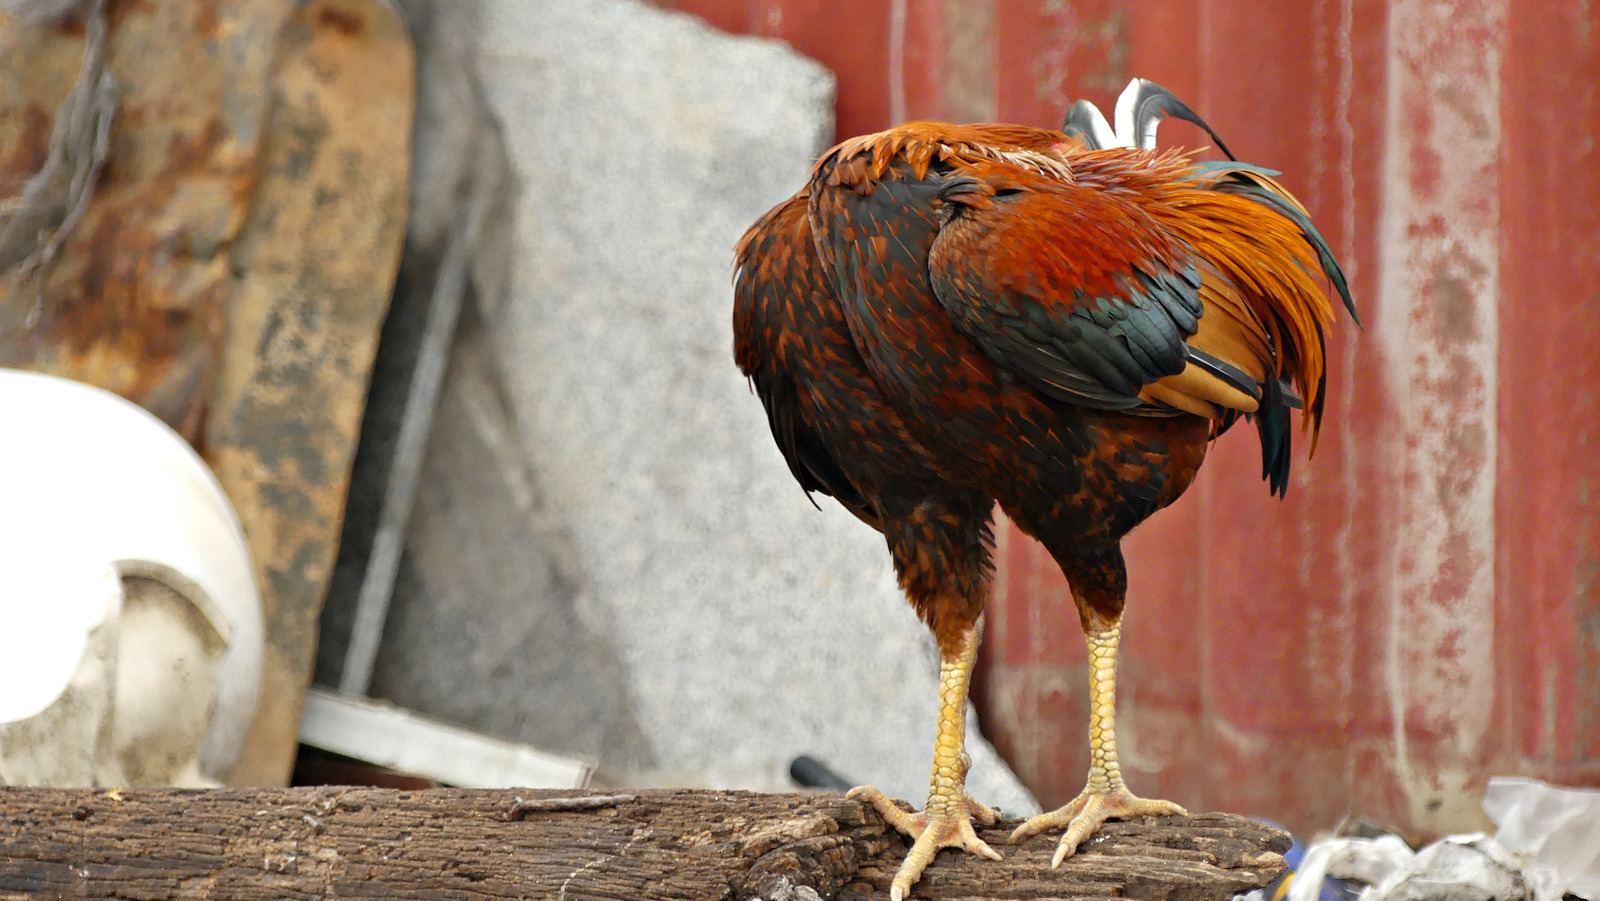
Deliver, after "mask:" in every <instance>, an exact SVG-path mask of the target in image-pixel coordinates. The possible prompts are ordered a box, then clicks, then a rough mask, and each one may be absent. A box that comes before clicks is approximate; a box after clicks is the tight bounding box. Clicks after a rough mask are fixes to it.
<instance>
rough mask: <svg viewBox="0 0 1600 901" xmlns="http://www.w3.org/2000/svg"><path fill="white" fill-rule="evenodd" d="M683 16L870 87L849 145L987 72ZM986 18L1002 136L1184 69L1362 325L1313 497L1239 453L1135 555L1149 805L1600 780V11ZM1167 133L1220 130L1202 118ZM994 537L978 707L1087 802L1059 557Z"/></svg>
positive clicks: (1297, 818) (844, 90)
mask: <svg viewBox="0 0 1600 901" xmlns="http://www.w3.org/2000/svg"><path fill="white" fill-rule="evenodd" d="M660 4H661V5H669V6H677V7H679V8H683V9H686V10H692V11H695V12H699V13H701V14H703V15H705V16H707V18H709V19H711V20H712V21H714V22H717V23H718V24H721V25H723V27H727V28H731V29H734V30H742V31H748V32H752V33H762V34H773V35H777V36H781V37H784V38H786V39H788V40H790V41H792V42H793V43H794V44H795V45H796V47H797V48H798V49H800V50H801V51H802V52H805V53H810V54H812V55H813V56H816V57H817V58H818V59H821V60H824V61H826V62H830V63H831V64H833V65H835V66H836V67H842V71H841V75H842V76H847V77H841V79H840V82H839V90H840V101H839V106H840V130H841V133H854V132H859V131H868V130H876V129H878V128H882V127H884V126H886V125H888V124H889V122H888V119H889V114H890V112H891V110H892V109H893V108H894V105H893V103H892V102H890V101H892V95H891V93H890V92H891V91H892V90H893V88H894V86H895V85H899V86H900V87H899V90H900V92H901V95H902V96H912V97H914V96H924V97H939V96H943V97H946V98H950V97H952V96H959V94H958V93H957V92H953V91H951V90H950V87H951V86H950V85H949V84H948V83H946V84H945V85H944V86H943V87H944V89H945V90H944V92H943V94H941V93H940V91H939V90H938V89H937V87H938V86H934V87H933V88H930V87H929V86H925V85H924V86H921V87H919V86H917V84H916V82H917V80H918V79H921V78H929V77H932V78H946V79H948V78H951V77H953V76H954V73H956V72H957V71H959V68H958V67H947V68H946V69H945V70H944V71H943V72H942V73H941V72H939V71H933V70H929V69H927V68H926V67H920V68H919V67H918V66H917V65H916V64H915V63H914V60H915V59H916V58H917V52H918V49H917V48H918V47H919V45H920V44H921V42H925V41H928V40H931V41H932V42H933V43H932V46H926V45H921V52H922V53H923V54H924V55H925V56H927V55H933V56H937V54H938V51H939V48H940V47H941V46H942V47H943V48H944V49H945V51H946V52H949V50H950V48H951V47H954V46H957V45H959V44H961V43H962V42H963V41H964V40H966V38H965V37H964V36H960V35H953V34H947V35H935V36H934V37H932V38H928V37H927V36H926V35H925V34H924V33H923V32H924V29H923V28H922V26H923V25H924V24H925V23H923V22H921V21H919V16H920V15H923V14H925V13H927V11H928V8H929V4H926V3H918V2H916V0H893V2H890V3H889V4H888V7H889V8H888V9H887V10H884V9H883V7H882V6H879V5H877V4H873V5H869V6H866V7H863V8H862V10H863V11H862V12H857V11H856V10H855V8H854V5H853V4H851V2H850V0H675V2H669V0H660ZM963 6H964V7H967V8H968V9H967V12H968V14H970V13H971V10H972V9H979V10H980V11H981V10H982V8H983V7H984V6H985V4H984V3H983V2H982V0H966V2H963V3H953V2H952V3H946V4H945V6H944V12H945V15H946V19H945V25H946V28H953V27H957V26H956V24H954V23H958V22H960V21H961V18H960V16H958V15H956V14H955V13H953V12H952V10H955V9H957V8H958V7H963ZM897 8H898V9H899V10H901V11H902V12H903V14H904V16H905V17H906V18H907V19H908V21H907V23H906V26H905V28H904V29H903V30H897V26H896V24H895V22H896V12H895V11H896V9H897ZM856 15H861V16H865V17H867V18H869V19H871V20H872V22H871V23H869V24H871V25H872V27H873V28H874V29H875V30H874V31H872V33H871V35H867V34H866V33H864V32H863V33H861V34H858V35H857V36H856V38H855V39H854V40H853V41H852V42H851V43H850V44H849V47H848V53H845V52H844V51H845V48H846V45H844V44H841V43H840V42H839V41H837V40H834V39H833V38H832V37H831V36H830V34H829V33H827V32H826V31H825V30H819V33H813V32H812V31H811V25H812V23H816V22H828V21H840V20H844V19H846V18H850V17H853V16H856ZM992 16H993V23H992V25H986V26H985V27H992V28H993V30H994V33H995V34H996V36H997V37H996V42H997V44H998V47H997V50H996V52H994V54H993V56H992V58H991V60H990V63H991V65H992V66H993V69H994V71H993V73H992V76H991V78H992V81H993V84H994V88H993V90H994V92H995V95H996V96H995V97H994V99H993V106H994V109H995V113H996V117H997V118H999V119H1001V120H1006V121H1021V122H1031V123H1035V124H1054V123H1055V122H1056V121H1058V119H1059V116H1060V115H1061V112H1062V108H1063V106H1064V105H1065V102H1067V101H1070V100H1071V99H1073V98H1076V97H1079V96H1083V97H1088V98H1089V99H1091V100H1094V101H1096V102H1097V103H1102V104H1104V103H1108V102H1109V101H1110V100H1111V99H1112V97H1114V95H1115V94H1116V92H1117V91H1118V90H1120V88H1121V86H1122V85H1123V84H1124V83H1125V81H1126V79H1127V78H1128V77H1129V76H1131V75H1135V74H1137V75H1140V76H1144V77H1148V78H1152V79H1154V80H1156V81H1158V82H1160V83H1162V84H1164V85H1166V86H1167V87H1169V88H1171V89H1173V90H1174V91H1176V92H1177V93H1178V94H1179V95H1180V96H1183V97H1185V98H1188V99H1189V100H1190V101H1191V102H1192V104H1193V105H1194V106H1195V108H1196V109H1197V110H1199V111H1200V112H1201V113H1202V114H1203V115H1205V116H1206V117H1207V119H1209V120H1210V121H1211V123H1212V124H1213V125H1214V126H1216V127H1217V129H1218V131H1219V133H1221V134H1222V135H1224V136H1225V137H1226V138H1227V140H1228V142H1229V144H1230V146H1231V147H1232V148H1233V149H1234V150H1235V151H1237V152H1239V153H1240V154H1241V156H1242V157H1244V158H1246V159H1249V160H1251V161H1253V162H1257V163H1260V164H1263V165H1268V166H1272V167H1274V168H1281V169H1283V170H1284V171H1285V173H1286V174H1285V181H1286V183H1287V184H1288V185H1289V186H1290V187H1291V188H1292V189H1293V190H1295V191H1296V192H1297V193H1298V194H1299V195H1300V197H1301V199H1302V200H1304V201H1305V202H1306V204H1307V206H1308V207H1309V208H1310V209H1311V210H1312V212H1313V214H1314V216H1315V217H1316V219H1317V222H1318V224H1319V226H1320V227H1321V229H1322V230H1323V232H1324V234H1325V235H1326V236H1327V237H1328V239H1329V240H1330V242H1331V243H1332V245H1333V246H1334V248H1335V250H1336V252H1337V253H1338V254H1339V256H1340V258H1341V260H1342V261H1344V262H1345V263H1346V267H1347V268H1346V271H1347V274H1348V275H1349V276H1350V281H1351V284H1352V286H1353V287H1354V289H1355V292H1356V296H1357V301H1358V304H1359V305H1360V306H1361V308H1362V312H1363V315H1364V316H1365V319H1366V324H1367V328H1366V330H1365V331H1364V332H1360V333H1357V332H1355V331H1354V330H1341V334H1339V335H1336V336H1335V338H1334V341H1333V343H1332V346H1331V348H1330V355H1329V366H1330V372H1329V383H1330V389H1331V394H1330V399H1329V403H1328V421H1327V425H1328V428H1327V429H1326V430H1325V431H1324V433H1323V436H1322V443H1321V447H1320V449H1319V452H1318V455H1317V458H1316V460H1314V461H1312V462H1311V463H1310V464H1309V465H1306V464H1305V462H1304V460H1303V458H1302V459H1300V460H1297V462H1296V474H1295V480H1294V484H1293V486H1292V489H1291V491H1290V496H1289V498H1288V500H1287V501H1285V502H1282V503H1279V502H1277V501H1273V500H1270V499H1269V498H1268V497H1267V495H1266V492H1265V491H1264V490H1263V489H1262V488H1261V487H1260V484H1259V482H1258V480H1257V476H1258V474H1259V465H1260V464H1259V457H1258V456H1257V451H1256V448H1255V447H1254V446H1253V442H1252V441H1251V440H1249V438H1248V436H1245V435H1232V436H1229V437H1228V438H1227V439H1226V440H1224V441H1221V442H1219V443H1218V444H1217V446H1216V447H1215V448H1214V450H1213V452H1212V456H1211V458H1210V460H1209V461H1208V462H1207V464H1206V468H1205V470H1204V471H1203V472H1202V473H1201V476H1200V478H1199V480H1198V481H1197V482H1196V484H1195V486H1194V487H1193V488H1192V489H1191V490H1190V492H1189V494H1188V496H1186V497H1185V498H1184V499H1183V500H1182V501H1180V502H1179V503H1178V504H1177V505H1176V506H1175V507H1173V508H1172V509H1170V510H1167V511H1164V512H1163V513H1162V514H1161V515H1159V516H1157V517H1155V518H1153V519H1152V521H1151V522H1150V523H1148V524H1146V525H1145V526H1143V527H1141V528H1140V529H1139V530H1138V531H1136V532H1135V533H1134V534H1133V535H1132V536H1130V538H1129V540H1128V542H1127V555H1128V558H1129V568H1130V597H1129V606H1128V624H1127V627H1126V629H1125V632H1124V640H1123V652H1124V653H1123V660H1122V678H1121V681H1120V685H1119V689H1120V692H1119V695H1120V700H1121V707H1120V712H1119V724H1118V725H1119V729H1118V739H1119V747H1120V749H1121V751H1122V753H1123V766H1124V770H1125V772H1127V773H1128V775H1129V781H1130V783H1132V785H1133V787H1134V788H1135V789H1136V790H1138V791H1140V792H1141V793H1145V794H1148V795H1152V796H1157V797H1167V798H1172V799H1174V800H1176V801H1179V802H1181V803H1184V804H1187V805H1189V806H1190V807H1191V809H1193V808H1196V807H1198V808H1202V809H1218V808H1221V809H1229V810H1235V811H1239V812H1244V813H1260V814H1266V815H1271V816H1274V817H1277V818H1279V819H1281V820H1283V821H1284V822H1286V823H1288V824H1289V825H1291V826H1293V827H1295V828H1297V829H1309V828H1321V827H1327V826H1331V825H1333V824H1334V823H1336V822H1338V820H1339V819H1340V818H1341V817H1343V816H1345V815H1347V814H1351V815H1361V816H1367V817H1372V818H1376V819H1379V820H1382V821H1386V822H1388V823H1390V824H1392V825H1394V826H1396V827H1399V828H1403V829H1407V830H1414V831H1416V832H1419V833H1421V832H1426V831H1436V830H1441V829H1467V828H1472V827H1474V826H1476V825H1478V822H1477V821H1476V817H1477V813H1476V801H1477V796H1478V793H1479V791H1480V789H1481V786H1482V783H1483V780H1484V779H1485V778H1486V777H1487V776H1488V775H1490V774H1491V773H1521V774H1527V775H1534V776H1540V777H1543V778H1548V779H1554V780H1558V781H1561V782H1565V783H1568V784H1579V785H1595V784H1600V763H1597V759H1600V713H1597V711H1600V575H1597V573H1600V525H1597V524H1600V512H1597V511H1600V488H1597V487H1596V486H1597V485H1600V454H1597V453H1595V451H1594V447H1593V445H1594V442H1595V440H1596V439H1595V437H1594V434H1593V432H1594V428H1593V423H1594V422H1595V421H1596V412H1597V411H1596V406H1597V403H1600V401H1597V398H1600V392H1597V391H1596V390H1595V387H1594V386H1595V383H1596V380H1597V379H1600V366H1597V364H1596V360H1597V359H1600V357H1597V356H1596V355H1595V354H1594V353H1593V352H1592V349H1593V347H1594V344H1595V339H1596V337H1597V336H1600V305H1597V304H1596V303H1595V300H1596V298H1600V212H1597V211H1600V176H1597V173H1600V165H1597V164H1596V159H1595V156H1596V153H1597V150H1596V146H1595V140H1594V136H1593V132H1594V124H1593V123H1594V122H1595V121H1597V120H1600V88H1597V87H1596V86H1597V85H1600V27H1596V23H1595V22H1594V14H1593V11H1592V10H1590V9H1589V8H1588V4H1572V3H1568V4H1550V3H1545V2H1540V0H1316V2H1312V3H1306V4H1282V5H1279V6H1275V7H1273V9H1272V12H1271V14H1270V15H1264V14H1262V12H1261V10H1260V9H1258V8H1255V7H1252V6H1250V5H1249V4H1218V3H1207V2H1203V0H1138V2H1133V0H1075V2H1070V3H1068V2H1060V0H1019V2H1015V3H1011V2H1004V3H993V5H992ZM881 17H887V18H888V20H889V22H890V28H889V30H888V31H887V33H885V32H884V31H883V30H882V29H881V27H880V26H879V24H878V23H879V22H880V21H881ZM879 42H881V43H879ZM896 42H898V45H899V47H900V49H899V50H898V51H897V50H896V49H895V45H896ZM978 52H987V51H978ZM897 60H898V61H899V65H898V67H897V65H896V61H897ZM908 60H912V61H913V62H911V63H908V62H907V61H908ZM968 62H969V63H970V62H972V61H971V60H969V61H968ZM844 67H847V68H844ZM897 68H898V71H897ZM980 68H981V67H980ZM961 77H963V78H964V79H965V80H966V85H967V86H968V88H969V89H970V86H971V85H973V84H981V83H982V82H983V75H982V73H981V72H973V71H967V72H966V73H965V74H964V75H962V76H961ZM1554 97H1559V98H1560V100H1559V102H1555V101H1553V100H1552V98H1554ZM972 105H973V104H972V103H971V102H970V101H969V102H968V103H967V104H966V106H967V107H970V106H972ZM912 106H913V107H914V106H915V104H912ZM919 113H920V111H919ZM926 114H932V115H959V111H958V109H957V108H956V107H954V106H947V108H946V109H943V110H939V109H934V110H930V111H929V112H928V113H926ZM1162 134H1163V136H1164V137H1168V136H1170V138H1171V139H1172V140H1174V141H1181V142H1187V143H1190V144H1193V145H1198V144H1199V143H1200V141H1199V136H1198V135H1197V134H1196V133H1195V132H1194V131H1192V130H1190V129H1189V128H1188V126H1185V125H1182V124H1180V123H1173V124H1171V125H1168V126H1163V131H1162ZM1000 545H1001V549H1000V551H1001V563H1000V571H999V573H998V580H997V585H996V599H995V603H994V604H993V605H991V612H990V616H989V621H988V629H987V641H986V643H985V648H984V652H983V653H984V657H983V663H982V665H981V668H980V670H979V674H978V682H979V685H978V697H977V698H976V700H977V703H978V708H979V712H980V716H981V719H982V723H983V727H984V729H985V731H986V733H987V734H988V735H989V737H990V738H991V739H992V740H993V741H994V742H995V744H996V746H997V747H999V748H1000V749H1001V751H1002V752H1003V753H1004V754H1005V755H1006V757H1007V759H1008V760H1009V761H1010V762H1011V763H1012V765H1013V766H1014V767H1015V768H1016V770H1017V772H1018V774H1019V775H1020V776H1022V777H1023V779H1024V781H1026V782H1027V783H1028V784H1029V786H1030V787H1031V788H1033V789H1034V791H1035V792H1036V793H1037V794H1038V795H1039V797H1040V800H1041V801H1043V802H1045V803H1046V804H1050V803H1060V802H1061V801H1063V800H1065V799H1066V798H1068V797H1070V796H1072V795H1073V794H1075V793H1076V792H1077V790H1078V789H1079V788H1080V787H1081V785H1082V780H1083V776H1084V772H1085V769H1086V767H1087V764H1088V757H1087V750H1086V746H1085V740H1084V736H1085V725H1086V723H1085V713H1084V710H1085V705H1084V697H1083V696H1084V692H1085V688H1086V685H1085V680H1084V676H1083V663H1082V661H1083V650H1082V642H1081V639H1080V638H1079V637H1078V635H1077V632H1076V626H1075V615H1074V614H1073V612H1072V608H1071V601H1070V598H1069V597H1068V596H1067V594H1066V588H1065V585H1064V584H1063V581H1062V579H1061V576H1060V574H1059V571H1058V570H1057V569H1056V567H1055V564H1054V563H1053V562H1052V561H1051V560H1050V559H1049V557H1048V556H1047V555H1046V554H1045V553H1044V552H1043V550H1042V549H1041V548H1039V547H1038V546H1037V545H1036V544H1034V543H1033V542H1031V541H1029V540H1028V539H1026V538H1024V537H1022V536H1020V535H1018V534H1017V533H1016V532H1014V531H1009V530H1008V531H1004V532H1003V534H1002V536H1001V541H1000Z"/></svg>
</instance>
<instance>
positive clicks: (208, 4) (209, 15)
mask: <svg viewBox="0 0 1600 901" xmlns="http://www.w3.org/2000/svg"><path fill="white" fill-rule="evenodd" d="M194 33H195V35H196V36H197V37H199V38H200V39H201V40H205V41H214V40H216V39H217V35H219V34H221V33H222V17H221V16H220V15H218V10H217V3H216V2H215V0H200V2H198V3H196V4H194Z"/></svg>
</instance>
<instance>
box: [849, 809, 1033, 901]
mask: <svg viewBox="0 0 1600 901" xmlns="http://www.w3.org/2000/svg"><path fill="white" fill-rule="evenodd" d="M845 797H847V798H853V799H855V800H857V801H864V802H866V803H868V804H871V805H872V807H873V809H874V810H876V811H878V815H879V816H881V817H883V819H884V821H885V822H887V823H888V824H889V825H890V826H893V827H894V828H895V830H896V831H898V832H903V833H905V834H906V835H909V836H911V837H912V838H913V839H915V841H914V842H913V843H912V845H911V851H910V852H909V853H908V854H906V859H905V862H904V863H902V864H901V865H900V869H899V871H898V872H896V873H895V874H894V882H893V883H892V884H891V885H890V887H889V898H890V899H891V901H904V898H905V897H906V894H907V893H908V892H910V891H911V886H912V885H914V884H915V883H916V881H917V880H918V879H920V878H922V871H923V870H926V869H927V868H928V864H930V863H932V862H933V857H934V855H935V854H938V853H939V849H940V848H960V849H961V850H963V851H967V852H969V853H972V854H976V855H978V856H979V857H986V858H988V859H989V860H1002V859H1003V858H1001V856H1000V854H999V852H997V851H995V849H993V848H991V847H989V844H988V842H985V841H984V840H983V839H981V838H978V835H977V833H975V832H973V830H972V821H973V820H977V821H978V822H979V823H981V824H983V825H985V826H992V825H994V824H995V823H996V822H998V821H999V819H1000V815H999V813H997V812H996V811H995V810H994V809H992V808H990V807H988V806H986V805H984V804H981V803H979V802H977V801H975V800H973V799H972V796H971V795H968V794H965V793H963V794H962V800H961V802H960V804H959V805H958V809H957V810H956V812H954V813H934V814H930V813H927V812H926V811H924V812H922V813H906V812H905V811H903V810H901V809H900V808H899V807H897V806H896V805H895V803H894V802H893V801H891V800H889V797H888V795H885V794H884V793H883V792H881V791H879V790H877V789H876V788H873V787H872V786H870V785H860V786H857V787H855V788H852V789H850V791H849V793H848V794H846V795H845Z"/></svg>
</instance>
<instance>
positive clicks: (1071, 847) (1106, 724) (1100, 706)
mask: <svg viewBox="0 0 1600 901" xmlns="http://www.w3.org/2000/svg"><path fill="white" fill-rule="evenodd" d="M1120 627H1121V617H1113V618H1101V617H1089V618H1088V619H1087V621H1086V623H1085V635H1086V637H1087V638H1088V640H1089V783H1088V784H1087V785H1085V786H1084V789H1083V791H1082V792H1080V793H1079V794H1078V796H1077V797H1076V798H1073V799H1072V800H1071V801H1069V802H1067V805H1066V806H1065V807H1062V808H1061V809H1059V810H1054V811H1051V812H1049V813H1043V814H1040V815H1039V816H1036V817H1034V818H1032V819H1030V820H1028V821H1027V822H1026V823H1023V824H1022V825H1021V826H1018V827H1017V830H1016V831H1015V832H1013V833H1011V841H1012V843H1013V844H1014V843H1016V842H1020V841H1022V840H1024V839H1027V838H1030V837H1032V836H1035V835H1038V834H1039V833H1041V832H1043V831H1045V830H1046V829H1052V828H1056V827H1059V826H1065V827H1066V830H1067V831H1066V834H1064V835H1062V836H1061V843H1060V845H1058V846H1057V847H1056V854H1055V857H1054V859H1052V860H1051V862H1050V865H1051V866H1060V865H1061V861H1063V860H1066V859H1067V858H1068V857H1071V856H1072V854H1073V853H1074V852H1075V851H1077V850H1078V846H1079V845H1080V844H1082V843H1083V841H1084V839H1087V838H1088V837H1089V836H1091V835H1093V834H1094V832H1095V830H1096V829H1099V828H1100V826H1101V825H1102V824H1103V823H1105V821H1106V820H1108V819H1111V818H1113V817H1129V816H1168V815H1173V814H1177V815H1183V814H1185V813H1187V811H1185V810H1184V809H1183V808H1182V807H1179V806H1178V805H1176V804H1174V803H1172V802H1171V801H1152V800H1146V799H1144V798H1140V797H1138V796H1136V795H1134V794H1133V792H1130V791H1128V787H1127V786H1126V785H1123V784H1122V769H1121V768H1120V767H1119V766H1118V765H1117V734H1116V709H1117V635H1118V631H1119V629H1120Z"/></svg>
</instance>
